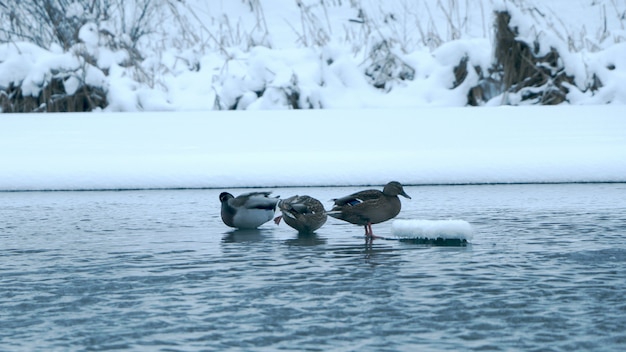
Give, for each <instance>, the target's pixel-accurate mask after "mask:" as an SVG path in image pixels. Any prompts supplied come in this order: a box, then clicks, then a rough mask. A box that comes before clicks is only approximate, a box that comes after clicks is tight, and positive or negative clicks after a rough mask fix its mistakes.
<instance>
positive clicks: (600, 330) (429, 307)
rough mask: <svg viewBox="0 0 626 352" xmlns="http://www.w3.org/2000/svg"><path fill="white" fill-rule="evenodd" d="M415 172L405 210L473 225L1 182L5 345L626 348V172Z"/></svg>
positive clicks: (0, 314)
mask: <svg viewBox="0 0 626 352" xmlns="http://www.w3.org/2000/svg"><path fill="white" fill-rule="evenodd" d="M355 190H357V188H305V189H296V188H287V189H275V190H274V193H275V194H276V195H281V196H283V197H286V196H289V195H293V194H309V195H311V196H315V197H317V198H319V199H320V200H322V201H323V202H324V204H325V206H327V207H329V206H330V202H328V201H327V200H329V199H331V198H334V197H337V196H341V195H345V194H348V193H350V192H353V191H355ZM406 190H407V192H408V193H409V194H410V195H411V196H412V197H413V199H412V200H405V199H402V201H403V209H402V212H401V213H400V215H399V218H403V219H431V220H445V219H462V220H466V221H468V222H470V223H471V224H472V225H473V226H474V229H475V230H476V233H475V235H474V238H473V240H472V243H471V244H470V245H468V246H465V247H437V246H429V245H420V244H415V243H405V242H399V241H392V240H377V241H375V242H374V244H373V245H372V246H371V247H370V246H366V245H365V241H364V239H363V237H362V235H363V229H362V228H361V227H358V226H354V225H350V224H347V223H343V222H341V221H339V220H336V219H329V220H328V223H327V224H326V225H325V226H324V227H322V228H321V229H320V230H318V232H317V234H315V235H308V236H304V235H298V234H297V233H295V232H294V231H293V230H292V229H291V228H289V227H287V226H285V225H284V224H281V225H280V226H279V227H277V226H276V225H274V224H273V223H268V224H265V225H263V226H262V227H261V229H260V230H259V231H247V232H239V231H231V230H230V229H228V228H227V227H226V226H225V225H223V224H222V222H221V220H220V217H219V202H218V194H219V192H220V191H221V190H171V191H124V192H29V193H0V219H1V221H0V258H1V259H0V260H1V261H0V287H1V291H0V349H1V350H7V351H13V350H16V351H18V350H22V351H37V350H38V351H54V350H57V351H70V350H107V349H132V350H151V351H152V350H161V351H200V350H206V351H212V350H215V351H223V350H280V349H282V350H311V351H327V350H337V351H367V350H372V351H416V350H420V351H439V350H496V351H498V350H500V351H504V350H506V351H511V350H523V351H532V350H542V351H551V350H554V351H570V350H600V351H621V350H624V349H625V348H626V299H625V297H626V296H625V293H626V184H569V185H499V186H428V187H407V188H406ZM230 191H232V192H233V193H240V192H242V191H243V190H236V189H235V190H230ZM390 231H391V222H387V223H383V224H378V225H374V232H375V233H377V234H378V235H383V236H388V235H390Z"/></svg>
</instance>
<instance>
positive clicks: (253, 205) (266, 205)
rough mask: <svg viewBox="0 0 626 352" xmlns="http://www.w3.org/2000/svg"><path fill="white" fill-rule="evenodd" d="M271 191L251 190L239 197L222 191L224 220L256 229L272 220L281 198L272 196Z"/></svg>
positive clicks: (231, 224)
mask: <svg viewBox="0 0 626 352" xmlns="http://www.w3.org/2000/svg"><path fill="white" fill-rule="evenodd" d="M271 193H272V192H249V193H243V194H241V195H239V196H237V197H234V196H233V195H232V194H230V193H228V192H222V193H220V197H219V198H220V202H221V203H222V210H221V216H222V221H223V222H224V224H226V226H230V227H234V228H238V229H256V228H257V227H259V226H261V225H263V224H264V223H266V222H268V221H270V220H272V219H273V218H274V214H275V212H276V204H278V200H279V198H278V197H270V196H269V195H270V194H271Z"/></svg>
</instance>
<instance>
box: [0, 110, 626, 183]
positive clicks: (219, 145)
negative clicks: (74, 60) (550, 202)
mask: <svg viewBox="0 0 626 352" xmlns="http://www.w3.org/2000/svg"><path fill="white" fill-rule="evenodd" d="M623 112H624V109H623V107H622V106H618V105H602V106H559V107H515V108H513V107H495V108H423V109H377V110H376V109H372V110H356V111H355V110H341V109H333V110H307V111H287V110H281V111H268V110H265V111H257V112H255V113H250V112H238V111H231V112H187V113H118V114H93V113H92V114H89V113H84V114H44V115H40V114H26V115H3V116H1V117H0V163H1V164H2V173H0V190H11V191H16V190H85V189H145V188H200V187H218V188H230V187H274V186H324V185H366V184H384V183H386V182H387V181H390V180H398V181H400V182H403V183H405V184H459V183H513V182H626V119H624V118H623V117H624V116H623V115H624V114H623Z"/></svg>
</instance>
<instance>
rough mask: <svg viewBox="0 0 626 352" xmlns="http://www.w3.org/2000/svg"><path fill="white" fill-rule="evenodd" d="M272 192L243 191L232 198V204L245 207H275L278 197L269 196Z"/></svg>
mask: <svg viewBox="0 0 626 352" xmlns="http://www.w3.org/2000/svg"><path fill="white" fill-rule="evenodd" d="M271 193H272V192H249V193H244V194H242V195H240V196H238V197H237V198H235V199H233V206H239V207H243V208H247V209H266V210H274V209H276V203H278V197H272V198H270V197H269V195H270V194H271Z"/></svg>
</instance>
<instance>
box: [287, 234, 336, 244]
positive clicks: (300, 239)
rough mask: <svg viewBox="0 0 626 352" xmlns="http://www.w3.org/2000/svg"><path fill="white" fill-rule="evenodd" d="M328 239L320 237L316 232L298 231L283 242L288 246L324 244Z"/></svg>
mask: <svg viewBox="0 0 626 352" xmlns="http://www.w3.org/2000/svg"><path fill="white" fill-rule="evenodd" d="M327 242H328V241H327V239H326V238H325V237H320V236H319V235H318V234H317V233H302V232H298V233H297V234H296V235H295V238H290V239H287V240H285V244H286V245H288V246H300V247H309V246H319V245H323V244H326V243H327Z"/></svg>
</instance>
